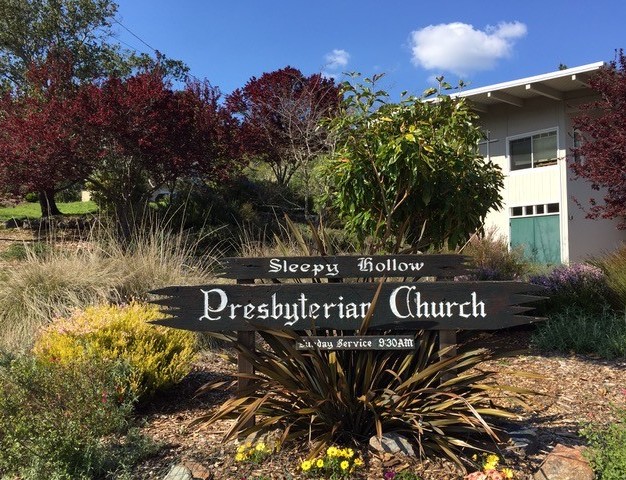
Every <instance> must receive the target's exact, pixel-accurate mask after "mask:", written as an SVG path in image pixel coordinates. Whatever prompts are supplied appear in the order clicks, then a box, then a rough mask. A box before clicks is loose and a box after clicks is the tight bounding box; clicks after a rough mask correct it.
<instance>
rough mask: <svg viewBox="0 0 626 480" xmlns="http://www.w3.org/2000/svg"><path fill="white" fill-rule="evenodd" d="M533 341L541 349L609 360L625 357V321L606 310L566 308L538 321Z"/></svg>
mask: <svg viewBox="0 0 626 480" xmlns="http://www.w3.org/2000/svg"><path fill="white" fill-rule="evenodd" d="M532 342H533V344H534V345H535V346H537V347H538V348H541V349H543V350H556V351H559V352H564V353H569V352H575V353H579V354H587V353H593V354H597V355H600V356H601V357H603V358H608V359H610V358H616V357H626V318H624V314H623V313H617V312H613V311H611V310H609V309H605V310H604V311H603V312H601V313H592V312H589V311H588V310H586V309H580V308H570V309H566V310H564V311H562V312H561V313H558V314H554V315H552V316H550V318H549V319H548V320H547V321H545V322H539V323H538V324H537V329H536V330H535V332H534V333H533V337H532Z"/></svg>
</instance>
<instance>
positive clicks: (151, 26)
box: [114, 0, 626, 99]
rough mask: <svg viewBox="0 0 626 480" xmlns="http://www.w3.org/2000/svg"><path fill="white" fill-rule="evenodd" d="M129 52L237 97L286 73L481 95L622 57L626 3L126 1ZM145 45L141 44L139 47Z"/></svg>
mask: <svg viewBox="0 0 626 480" xmlns="http://www.w3.org/2000/svg"><path fill="white" fill-rule="evenodd" d="M118 4H119V10H118V19H119V21H120V23H121V24H122V25H123V26H125V27H127V28H128V29H129V30H130V31H132V32H133V34H135V35H136V36H137V37H139V38H140V39H141V41H140V40H139V39H138V38H136V37H135V36H133V35H131V33H129V32H128V31H126V30H125V29H124V28H122V27H121V26H120V25H114V26H115V27H116V31H117V32H118V39H119V40H120V41H121V42H122V43H123V45H124V46H126V47H128V46H132V47H133V48H135V49H136V50H140V51H145V52H147V53H152V52H151V50H150V48H149V47H148V46H146V45H145V44H148V45H149V46H150V47H151V48H154V49H157V50H160V51H162V52H163V53H164V54H166V55H167V56H169V57H171V58H176V59H180V60H183V61H185V62H186V63H187V64H188V65H189V67H190V69H191V73H192V74H193V75H194V76H196V77H198V78H201V79H204V78H206V79H208V80H209V81H210V82H211V83H212V84H213V85H216V86H218V87H220V89H221V90H222V91H223V92H224V93H229V92H231V91H232V90H234V89H235V88H237V87H240V86H243V85H244V84H245V83H246V81H247V80H248V79H249V78H250V77H251V76H253V75H254V76H260V75H261V74H262V73H263V72H268V71H272V70H276V69H279V68H283V67H285V66H287V65H291V66H292V67H295V68H299V69H300V70H302V72H304V73H305V74H311V73H315V72H320V71H322V72H324V73H325V74H327V75H330V76H334V77H335V78H338V79H341V78H343V77H342V73H343V72H360V73H362V74H363V75H365V76H371V75H373V74H376V73H385V74H386V75H385V78H384V80H383V82H382V86H383V87H384V88H386V89H388V90H389V91H390V92H391V93H392V94H393V95H394V96H395V97H396V99H397V98H398V96H399V92H400V91H402V90H408V91H409V92H410V93H413V94H420V93H421V92H422V91H423V90H424V89H426V88H428V87H429V86H431V85H432V82H433V80H432V79H433V78H434V77H436V76H438V75H442V74H443V75H445V77H446V80H448V81H449V82H450V83H452V84H456V83H457V82H458V80H459V79H460V78H462V79H463V80H464V81H465V82H466V83H469V88H477V87H482V86H485V85H490V84H493V83H498V82H504V81H508V80H514V79H517V78H522V77H527V76H532V75H538V74H542V73H547V72H551V71H554V70H557V67H558V65H559V64H560V63H563V64H566V65H567V66H568V67H574V66H579V65H584V64H587V63H593V62H596V61H609V60H612V59H613V58H614V51H615V49H616V48H622V47H623V48H626V30H625V29H624V21H625V20H626V2H624V1H623V0H609V1H604V2H584V1H580V0H569V1H565V0H544V1H537V0H527V1H525V2H516V1H512V0H510V1H506V0H499V1H490V0H487V1H480V2H478V1H474V2H472V1H471V0H466V1H456V0H453V1H445V0H444V1H442V2H433V1H430V2H424V1H419V0H412V1H409V0H387V1H386V2H384V1H380V0H379V1H372V0H361V1H346V0H335V1H331V0H317V1H315V2H309V1H299V0H290V1H289V0H230V1H224V0H179V1H177V2H174V1H171V0H169V1H166V0H118ZM142 42H145V44H144V43H142Z"/></svg>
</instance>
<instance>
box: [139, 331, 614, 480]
mask: <svg viewBox="0 0 626 480" xmlns="http://www.w3.org/2000/svg"><path fill="white" fill-rule="evenodd" d="M530 334H531V332H530V330H529V329H523V328H522V329H513V330H507V331H497V332H491V333H487V332H480V333H478V334H473V335H472V336H471V337H468V338H465V339H464V341H465V342H467V343H468V344H470V345H471V346H477V347H478V346H485V347H489V348H492V349H495V350H498V351H503V350H504V351H515V352H518V353H516V354H514V355H512V356H510V357H506V358H503V359H500V360H495V361H493V362H489V364H487V365H485V366H484V367H485V368H488V369H490V370H494V371H496V372H497V376H498V380H499V382H500V383H502V384H513V385H515V386H519V387H525V388H527V389H530V390H533V391H535V392H537V395H534V396H533V397H532V399H531V403H530V407H531V408H530V410H529V411H526V412H523V413H522V418H521V420H520V422H519V425H520V428H528V429H532V430H534V431H535V432H536V437H537V440H538V448H537V450H536V452H535V453H533V454H531V455H523V454H518V453H516V452H512V451H503V453H504V456H505V458H506V461H507V465H508V466H509V467H511V468H513V469H514V471H515V473H516V477H515V478H518V479H522V480H524V479H531V478H532V474H533V473H534V472H535V471H537V469H538V468H539V466H540V465H541V463H542V462H543V460H544V459H545V457H546V455H547V454H548V453H549V452H550V451H551V450H552V448H554V446H556V445H557V444H564V445H584V443H585V442H584V439H583V438H581V436H580V435H579V430H580V428H581V426H582V425H584V424H585V423H589V422H594V423H596V424H608V423H610V422H611V421H613V419H614V418H613V413H612V412H613V410H612V406H614V405H623V404H624V403H625V394H624V390H623V389H624V387H626V362H625V361H611V362H609V361H602V360H600V359H597V358H594V357H591V356H579V355H555V354H547V353H544V352H538V351H536V350H533V349H532V348H529V339H530ZM234 372H235V369H234V368H233V366H232V365H230V364H229V363H227V362H226V361H225V360H224V359H223V358H222V357H221V356H220V355H219V354H218V353H216V352H208V353H206V354H204V355H203V357H202V359H201V360H200V361H199V362H198V363H197V365H196V367H195V370H194V372H193V373H192V374H190V375H189V376H188V377H187V378H186V379H185V380H184V381H183V382H181V383H180V384H179V385H177V386H176V387H175V388H173V389H171V390H170V391H169V392H167V393H166V394H164V395H162V396H160V397H159V398H156V399H154V401H153V402H152V403H151V404H150V405H144V406H143V407H142V409H141V411H140V414H141V419H142V420H143V421H145V426H144V427H143V431H144V432H145V433H146V434H148V435H150V436H151V437H152V438H154V439H155V440H157V441H158V442H161V444H162V448H161V450H160V452H159V454H158V455H157V456H155V457H153V458H150V459H148V460H146V461H145V462H143V463H142V464H141V465H140V466H139V467H138V468H137V470H136V472H135V478H138V479H146V480H150V479H159V480H160V479H162V478H164V477H165V475H166V474H167V472H168V471H169V469H170V468H171V467H172V465H176V464H180V463H184V464H185V465H187V466H188V467H190V468H192V470H193V471H194V472H195V475H196V476H197V478H205V479H206V478H211V479H215V480H221V479H225V480H228V479H237V480H242V479H246V480H252V479H260V478H266V479H297V478H300V477H299V476H298V474H297V466H298V465H299V464H300V462H301V461H302V460H303V459H304V456H305V453H306V452H302V451H300V452H293V451H283V452H281V453H279V454H274V455H272V456H271V457H269V458H268V459H266V461H264V462H263V464H262V465H249V464H245V463H244V464H242V463H241V462H235V460H234V455H235V451H236V445H235V444H233V443H230V444H226V443H224V442H223V441H222V438H223V436H224V434H225V433H226V431H227V430H228V428H229V424H228V423H227V422H220V423H216V424H214V425H212V426H210V427H207V426H200V427H193V428H187V425H188V424H189V422H191V421H193V420H195V419H197V418H199V417H202V416H206V415H208V414H210V413H211V411H212V410H213V409H214V408H216V406H218V405H219V404H221V402H223V401H224V399H226V398H227V397H228V396H229V395H231V393H232V392H231V391H224V390H220V391H212V392H209V393H208V394H205V395H203V396H200V397H195V396H194V393H195V391H196V390H197V388H198V387H199V386H201V385H203V384H204V383H207V382H209V381H213V380H218V379H228V378H233V375H234ZM520 372H522V373H524V374H526V375H525V376H521V377H520V376H519V373H520ZM366 458H367V464H366V466H365V469H364V471H363V474H362V476H361V477H360V478H367V479H382V478H383V474H384V472H385V471H387V470H391V469H393V470H396V471H400V470H402V469H405V468H410V471H412V472H415V473H417V474H419V475H420V476H421V477H422V478H423V479H424V480H435V479H436V480H458V479H462V478H463V473H462V471H461V470H459V469H458V468H457V467H456V466H455V465H454V464H451V463H450V462H448V461H446V460H444V459H432V460H428V461H426V462H419V461H418V460H417V459H409V458H406V457H394V456H391V455H384V456H380V455H372V454H369V455H367V457H366ZM194 469H195V470H194Z"/></svg>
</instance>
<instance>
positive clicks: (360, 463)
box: [354, 457, 363, 467]
mask: <svg viewBox="0 0 626 480" xmlns="http://www.w3.org/2000/svg"><path fill="white" fill-rule="evenodd" d="M354 465H355V466H357V467H361V466H363V459H362V458H361V457H357V458H355V459H354Z"/></svg>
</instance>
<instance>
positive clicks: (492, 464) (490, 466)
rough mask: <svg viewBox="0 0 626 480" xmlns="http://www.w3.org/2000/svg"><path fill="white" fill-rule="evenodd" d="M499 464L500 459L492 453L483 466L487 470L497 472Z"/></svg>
mask: <svg viewBox="0 0 626 480" xmlns="http://www.w3.org/2000/svg"><path fill="white" fill-rule="evenodd" d="M499 462H500V459H499V458H498V456H497V455H494V454H493V453H492V454H490V455H487V459H486V460H485V463H484V464H483V468H484V469H485V470H495V468H496V467H497V466H498V463H499Z"/></svg>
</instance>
